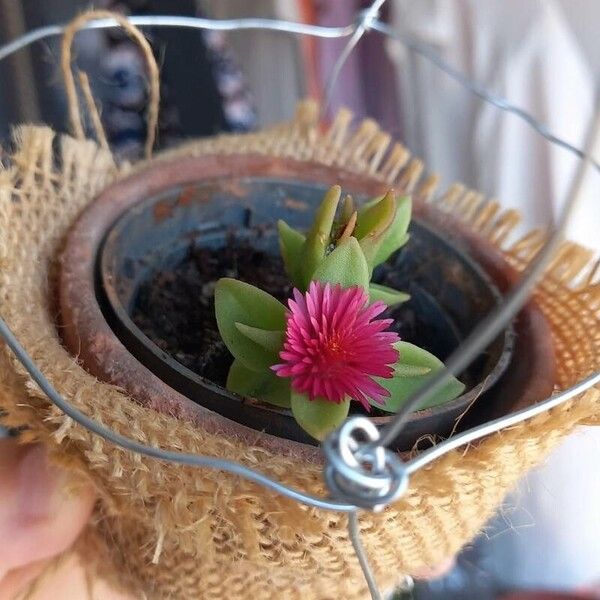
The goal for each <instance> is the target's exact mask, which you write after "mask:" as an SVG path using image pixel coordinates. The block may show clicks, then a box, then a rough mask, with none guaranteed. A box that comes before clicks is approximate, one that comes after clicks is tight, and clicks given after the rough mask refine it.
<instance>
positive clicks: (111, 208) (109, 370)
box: [59, 154, 515, 454]
mask: <svg viewBox="0 0 600 600" xmlns="http://www.w3.org/2000/svg"><path fill="white" fill-rule="evenodd" d="M199 165H201V166H204V167H205V168H206V167H208V170H209V172H210V176H208V177H205V178H202V170H201V169H199ZM159 166H161V167H162V169H156V163H154V165H152V166H147V167H146V168H144V169H140V170H139V171H137V172H135V173H134V174H133V175H130V176H129V177H127V178H124V179H122V180H120V181H118V182H116V183H115V184H113V185H111V186H109V187H108V188H107V189H106V190H104V191H103V192H101V193H100V194H99V196H98V197H97V198H96V200H95V201H93V202H92V203H91V204H90V205H89V206H88V207H87V208H86V209H85V210H84V211H83V212H82V214H81V215H80V217H79V218H78V219H77V221H76V222H75V224H74V225H73V227H72V229H71V231H70V232H69V234H68V237H67V243H66V245H65V248H64V251H63V254H62V256H61V261H60V263H61V270H60V275H59V301H60V309H61V311H60V314H61V324H62V326H63V327H62V334H63V339H64V341H65V344H66V346H67V347H68V348H69V349H70V350H71V351H74V353H75V354H76V355H78V357H79V358H80V359H81V360H82V362H83V363H84V365H85V366H86V368H87V369H88V370H89V371H90V372H92V373H93V374H94V375H96V376H97V377H99V378H100V379H103V380H108V381H110V382H111V383H115V384H117V385H119V386H121V387H124V388H125V389H126V391H127V392H128V393H129V394H130V395H131V396H133V397H134V398H135V399H137V400H138V401H139V402H141V403H142V404H143V405H146V406H148V407H150V408H154V409H157V410H160V411H161V412H169V413H171V414H174V415H175V416H180V417H183V418H187V419H191V420H192V421H194V422H200V421H201V422H202V426H203V427H207V428H208V429H211V430H223V431H224V432H227V433H231V434H233V435H235V436H241V437H244V438H246V439H247V438H248V437H249V435H251V437H252V441H253V442H254V443H256V442H257V437H260V438H261V439H262V441H263V442H264V443H265V444H266V445H267V446H269V447H271V448H273V447H276V448H277V449H278V450H282V449H283V450H287V449H289V446H290V444H291V445H292V446H295V447H296V448H295V450H293V451H294V452H295V453H297V452H298V451H301V452H303V451H304V449H305V448H306V445H305V444H303V443H298V442H294V441H293V440H289V439H286V438H280V437H278V436H274V435H271V434H267V433H264V432H260V431H258V430H255V429H251V428H249V427H247V426H245V425H243V424H241V423H239V422H236V421H232V420H230V419H228V418H227V417H223V416H221V415H219V414H216V413H214V412H213V411H211V410H210V409H207V408H205V407H203V406H201V405H198V404H196V403H195V402H193V401H191V400H190V399H189V398H187V397H186V396H184V395H182V394H179V393H178V392H176V391H175V390H174V389H173V388H171V387H170V386H168V385H167V384H165V383H164V382H163V381H162V380H160V378H158V377H157V376H156V375H155V374H154V373H152V372H151V371H150V370H148V369H147V368H146V367H145V366H144V365H143V364H142V363H141V362H139V361H138V360H137V359H136V358H135V357H134V356H133V355H132V354H131V353H130V351H129V349H128V348H126V347H125V346H124V345H123V344H122V343H121V341H120V340H119V339H118V338H117V336H116V334H115V333H114V331H113V330H112V329H111V328H110V325H109V324H108V323H107V321H106V319H105V315H104V314H103V313H102V311H101V310H100V307H99V305H98V302H97V297H96V291H97V290H96V285H97V281H96V279H95V276H94V271H95V269H94V268H92V269H91V273H90V269H89V268H88V267H87V265H89V263H90V261H93V264H94V265H95V264H96V263H95V260H94V258H95V257H97V256H99V252H100V248H101V245H102V243H103V241H104V239H105V233H106V231H107V229H108V227H109V226H110V225H113V224H114V223H115V221H116V220H119V219H120V218H121V217H122V216H123V215H124V213H125V212H127V211H128V210H129V207H130V206H131V205H132V204H133V203H134V202H133V201H134V200H137V199H139V198H140V197H142V198H147V197H148V196H153V195H154V194H156V193H157V192H159V191H160V190H164V189H165V188H166V187H172V186H186V185H194V184H197V183H198V182H199V181H201V180H204V181H207V180H210V179H223V178H226V177H244V176H250V175H252V174H256V175H260V176H262V177H280V178H287V179H290V178H292V179H295V180H300V181H310V182H314V181H320V182H327V181H331V180H332V179H334V178H335V180H336V181H340V182H342V183H343V187H345V188H347V189H349V188H352V189H353V190H356V191H357V192H363V193H365V194H370V195H376V194H380V193H382V192H384V191H385V190H386V189H388V188H389V185H388V184H386V183H384V182H380V181H377V180H374V179H370V178H368V177H365V176H362V175H359V174H356V173H352V172H348V171H345V170H344V169H337V168H335V167H328V166H324V165H320V164H318V163H308V162H304V161H296V160H294V159H287V158H286V159H281V158H277V159H274V158H273V157H268V156H262V155H248V154H244V155H227V156H223V155H204V156H199V157H184V158H179V159H175V160H173V159H171V160H162V161H160V163H159ZM169 167H171V168H170V169H169ZM168 170H170V171H171V178H168V179H167V181H166V182H165V177H164V173H165V171H168ZM256 171H259V173H256ZM299 171H300V173H299ZM173 172H174V173H173ZM173 175H174V176H173ZM145 201H149V200H145ZM436 213H439V211H436V210H434V209H433V208H432V207H431V206H428V205H425V204H424V203H422V202H415V215H416V216H417V218H418V217H421V218H425V219H427V220H428V222H431V223H433V225H434V227H435V226H436V225H437V226H438V228H439V225H440V224H441V219H440V216H441V215H440V214H437V215H436ZM443 216H444V220H448V216H447V215H443ZM449 220H450V221H452V219H449ZM436 221H437V222H436ZM461 229H462V230H461ZM442 230H443V231H444V233H447V230H448V227H447V224H446V226H444V227H442ZM452 230H453V233H456V232H459V236H460V237H461V238H464V239H463V240H462V241H463V242H466V247H467V248H479V249H480V250H481V248H482V246H483V245H484V242H483V240H482V239H481V238H478V236H476V235H475V234H473V232H471V231H468V230H466V228H464V227H462V228H461V226H460V224H459V223H457V222H452ZM438 231H439V229H438ZM485 249H486V251H487V252H488V253H491V255H492V258H491V259H490V263H494V264H495V268H496V270H498V271H499V272H500V271H502V270H504V276H505V279H507V280H511V279H514V276H515V273H514V270H513V269H512V268H510V267H509V266H508V264H507V263H506V261H505V259H504V257H503V256H502V254H501V253H500V252H499V251H498V250H496V249H495V248H494V247H492V246H491V245H490V244H489V243H487V242H486V243H485ZM456 250H457V251H460V248H456ZM463 254H464V253H463ZM466 258H467V259H468V261H469V262H470V263H471V264H473V263H474V264H475V267H476V269H477V270H478V271H480V272H481V274H482V275H483V276H484V278H485V279H486V280H488V281H489V280H491V279H492V278H491V277H490V276H489V274H488V273H487V269H486V268H485V265H481V264H480V261H479V264H478V263H477V262H475V261H473V259H472V258H471V257H470V256H468V255H467V256H466ZM86 261H87V262H86ZM67 267H68V268H67ZM69 269H70V270H69ZM511 272H512V273H511ZM74 284H76V285H74ZM82 285H83V288H82ZM492 287H494V288H496V286H495V285H493V286H492ZM75 288H77V289H75ZM496 289H497V288H496ZM74 300H75V301H76V304H79V305H81V302H80V300H83V301H84V302H83V303H84V304H85V310H83V311H81V312H79V313H78V314H75V313H74V311H73V310H71V309H70V308H69V307H72V306H73V301H74ZM123 310H124V309H123ZM122 316H125V317H126V319H127V320H129V321H130V319H129V316H128V315H126V314H125V315H122ZM131 324H132V326H133V327H135V328H136V329H137V326H135V324H133V322H131ZM82 325H85V327H84V329H85V330H87V331H88V333H89V331H90V329H91V330H93V331H95V332H99V333H100V335H101V337H102V338H103V340H102V344H100V346H106V347H105V348H104V350H105V351H107V353H105V354H104V356H101V354H102V352H101V353H100V355H99V354H97V352H98V351H99V350H100V351H102V350H103V348H101V347H100V348H98V346H97V345H96V347H95V348H90V346H89V344H88V345H87V347H86V344H83V345H81V344H80V342H81V340H82V337H80V329H81V326H82ZM139 333H140V335H142V336H144V334H143V333H141V331H140V332H139ZM144 337H145V336H144ZM109 338H113V339H109ZM84 341H85V340H84ZM87 341H89V339H88V340H87ZM148 342H149V343H150V344H152V345H153V346H154V344H153V342H151V341H150V340H148ZM108 346H109V347H108ZM95 352H96V355H95ZM163 354H166V353H163ZM161 358H162V357H161ZM171 360H174V359H171ZM107 361H108V362H109V363H112V364H111V366H107V365H106V364H102V362H104V363H106V362H107ZM177 365H179V367H180V368H182V369H185V370H187V371H189V369H187V368H186V367H183V365H180V363H177ZM189 373H191V374H192V375H194V376H195V377H199V376H198V375H196V374H194V373H193V372H192V371H189ZM210 383H211V385H212V386H214V387H215V388H216V389H217V390H218V391H219V392H220V393H222V392H226V393H227V394H230V392H227V391H226V390H225V389H224V388H222V387H221V386H218V385H216V384H214V383H212V382H210ZM483 383H485V382H482V383H480V384H478V386H476V387H475V388H473V389H472V390H471V391H470V393H471V392H473V391H474V390H477V388H478V387H479V386H481V385H482V384H483ZM161 396H162V397H165V396H166V401H163V402H162V403H161V402H158V399H159V398H160V397H161ZM236 396H237V395H236ZM463 396H464V395H463ZM463 396H461V397H460V398H462V397H463ZM237 398H239V396H238V397H237ZM460 398H459V399H460ZM163 399H164V398H163ZM457 400H458V399H457ZM451 402H455V401H451ZM447 404H450V403H447ZM447 404H446V405H447ZM431 410H432V409H424V410H422V411H418V412H417V413H414V414H417V415H418V414H419V413H420V414H421V415H422V414H425V413H426V411H431ZM419 416H420V415H419ZM392 417H393V415H392ZM389 418H390V417H374V419H384V420H386V421H387V420H389ZM413 418H414V417H413ZM224 421H226V422H227V423H224ZM312 450H314V448H313V449H312ZM309 454H313V453H311V452H309Z"/></svg>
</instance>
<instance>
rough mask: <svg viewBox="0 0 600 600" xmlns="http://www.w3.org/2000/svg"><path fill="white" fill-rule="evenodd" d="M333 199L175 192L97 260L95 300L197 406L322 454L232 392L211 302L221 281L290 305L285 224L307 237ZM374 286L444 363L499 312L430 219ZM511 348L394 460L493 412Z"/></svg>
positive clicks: (144, 207)
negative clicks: (390, 296)
mask: <svg viewBox="0 0 600 600" xmlns="http://www.w3.org/2000/svg"><path fill="white" fill-rule="evenodd" d="M336 182H337V181H336V180H332V181H331V182H328V183H331V184H333V183H336ZM327 188H328V184H324V183H319V182H307V181H299V180H294V179H291V178H283V177H269V176H262V177H261V176H257V175H254V176H239V177H228V178H214V179H209V180H206V179H203V180H202V181H198V182H194V183H193V184H186V185H174V186H168V187H166V188H165V189H163V190H161V191H160V192H159V193H155V194H153V195H151V196H149V197H146V198H143V199H141V200H140V201H139V202H137V203H136V204H134V205H132V206H131V207H130V208H129V209H127V210H126V211H125V212H124V213H123V214H122V215H121V216H120V217H119V218H118V219H117V221H116V222H115V223H114V224H113V225H112V227H111V228H110V229H109V231H108V233H107V235H106V237H105V238H104V241H103V243H102V246H101V248H100V252H99V253H98V262H97V265H96V267H97V279H96V294H97V298H98V301H99V303H100V306H101V308H102V310H103V313H104V316H105V318H106V320H107V322H108V323H109V325H110V326H111V328H112V329H113V330H114V332H115V333H116V334H117V336H118V337H119V339H120V340H121V341H122V342H123V344H124V345H125V346H126V347H127V348H128V350H129V351H130V352H131V353H132V354H133V355H134V356H135V357H136V358H137V359H138V360H139V361H140V362H141V363H142V364H143V365H145V366H146V367H147V368H148V369H150V370H151V371H152V372H153V373H154V374H156V375H157V376H158V377H159V378H160V379H162V380H163V381H164V382H165V383H167V384H168V385H169V386H171V387H172V388H174V389H175V390H177V391H178V392H179V393H181V394H183V395H184V396H186V397H187V398H189V399H191V400H192V401H194V402H196V403H198V404H200V405H202V406H204V407H205V408H208V409H209V410H211V411H214V412H216V413H219V414H220V415H222V416H224V417H226V418H227V419H231V420H233V421H236V422H238V423H242V424H243V425H245V426H247V427H250V428H252V429H256V430H259V431H264V432H266V433H268V434H271V435H274V436H278V437H282V438H287V439H291V440H295V441H298V442H302V443H309V444H312V443H314V441H313V440H312V438H310V436H308V435H307V434H306V433H305V432H304V431H303V430H302V429H301V428H300V427H299V426H298V425H297V423H296V421H295V420H294V418H293V416H292V415H291V412H290V411H289V410H285V409H280V408H278V407H275V406H271V405H268V404H265V403H262V402H259V401H256V400H254V399H250V398H241V397H239V396H238V395H236V394H233V393H230V392H229V391H227V390H226V389H225V388H224V384H225V379H226V376H227V371H228V368H229V365H230V364H231V361H232V358H231V356H230V355H229V352H228V351H227V349H226V348H225V346H224V345H223V344H222V342H221V341H220V338H219V336H218V332H217V330H216V324H215V322H214V307H213V304H212V292H213V289H214V283H215V281H216V280H217V279H218V278H219V277H223V276H228V277H235V278H238V279H242V280H244V281H246V282H248V283H251V284H254V285H258V286H259V287H261V288H262V289H265V290H266V291H268V292H269V293H271V294H273V295H274V296H276V297H278V298H279V299H280V300H281V301H282V302H284V303H285V301H286V298H287V297H288V296H289V293H290V288H289V285H288V283H287V281H286V278H285V274H284V270H283V264H282V262H281V259H280V257H279V250H278V239H277V231H276V227H275V224H276V221H277V219H284V220H285V221H287V222H288V223H289V224H290V225H291V226H293V227H296V228H298V229H301V230H305V229H307V228H308V227H309V225H310V222H311V219H312V216H313V214H314V210H315V208H316V207H317V205H318V204H319V202H320V201H321V199H322V197H323V194H324V193H325V191H326V189H327ZM343 191H344V193H350V194H352V195H353V197H354V199H355V200H356V201H357V203H359V204H360V203H361V202H364V201H365V200H367V199H369V196H368V195H366V194H365V193H361V190H359V189H352V188H351V187H344V190H343ZM374 281H376V282H378V283H384V284H385V285H388V286H391V287H393V288H396V289H399V290H404V291H407V292H409V293H410V295H411V299H410V300H409V301H408V302H406V303H405V304H403V305H401V306H400V307H397V308H393V309H390V310H389V316H390V317H392V318H394V320H395V323H394V328H395V329H396V330H397V331H398V332H399V334H400V336H401V338H402V339H404V340H406V341H409V342H412V343H415V344H417V345H419V346H422V347H424V348H425V349H427V350H429V351H430V352H432V353H433V354H435V355H436V356H437V357H438V358H440V359H441V360H445V359H446V358H447V357H448V356H449V355H450V354H451V353H452V352H453V351H454V350H455V349H456V348H457V347H458V346H459V345H460V343H461V341H462V340H463V339H464V338H465V337H466V336H467V335H468V334H469V333H470V331H471V330H472V329H473V327H474V326H475V325H476V324H477V323H478V322H479V321H480V320H481V319H482V318H483V317H484V316H485V315H486V314H488V313H489V312H490V311H491V310H492V309H493V308H494V307H495V306H497V305H498V303H499V302H500V300H501V295H500V292H499V290H498V289H497V287H496V285H495V284H494V282H493V281H492V280H491V279H490V277H489V276H488V275H487V274H486V273H485V271H484V270H483V269H481V268H480V266H479V265H478V264H477V263H476V262H475V261H474V260H473V259H472V258H471V257H470V256H469V255H468V254H467V253H465V252H463V251H462V250H461V249H459V248H458V247H457V245H456V244H455V243H453V242H452V241H449V239H448V235H447V233H444V232H440V231H438V230H436V228H435V227H433V226H431V224H428V223H426V222H425V221H424V220H423V219H421V218H415V219H413V221H412V223H411V227H410V241H409V242H408V244H407V245H406V246H405V247H404V248H402V249H401V250H400V251H399V252H397V253H396V254H395V255H393V256H392V257H391V258H390V259H389V260H388V261H387V262H386V263H385V264H384V265H381V266H380V267H378V268H377V270H376V271H375V273H374ZM513 343H514V333H513V330H512V327H508V328H507V329H506V330H505V331H504V332H503V333H502V334H501V335H499V336H498V337H497V338H496V340H494V342H493V343H492V344H491V345H490V346H489V347H488V348H487V349H486V351H485V352H483V353H482V354H481V355H480V356H479V357H478V359H477V360H476V361H474V362H473V363H472V364H471V365H470V366H469V367H468V368H467V369H466V370H465V371H464V372H463V373H461V374H460V376H459V379H461V381H463V383H465V384H466V390H465V393H464V394H463V395H462V396H460V397H459V398H457V399H455V400H453V401H451V402H448V403H445V404H443V405H440V406H438V407H435V408H431V409H426V410H422V411H417V412H415V413H413V415H412V416H411V419H410V420H409V422H408V423H407V426H406V427H405V429H404V431H403V432H402V434H401V435H400V436H399V438H398V439H397V440H396V446H397V448H399V449H402V450H404V449H409V448H410V447H411V446H412V445H413V444H414V443H415V441H416V440H417V439H418V438H419V437H421V436H424V435H427V434H437V435H440V436H446V435H448V434H449V433H450V431H451V430H452V428H453V427H454V426H455V423H456V421H457V418H458V417H460V416H461V415H462V414H463V413H464V412H465V411H467V409H469V407H471V405H472V404H473V403H474V401H475V400H476V401H477V404H480V403H485V402H486V401H487V399H488V391H489V390H491V389H492V387H493V386H494V385H495V384H496V383H497V382H498V380H499V379H500V377H501V376H502V374H503V373H504V371H505V370H506V368H507V366H508V364H509V363H510V360H511V355H512V348H513ZM353 405H354V406H353V410H354V411H355V412H361V410H362V409H361V407H360V406H359V405H358V404H357V403H353ZM370 416H371V418H372V419H374V421H375V422H376V423H377V424H378V425H382V424H385V423H386V422H388V421H389V420H390V418H392V417H393V415H389V414H387V413H384V412H383V411H377V410H375V411H374V412H373V413H371V415H370Z"/></svg>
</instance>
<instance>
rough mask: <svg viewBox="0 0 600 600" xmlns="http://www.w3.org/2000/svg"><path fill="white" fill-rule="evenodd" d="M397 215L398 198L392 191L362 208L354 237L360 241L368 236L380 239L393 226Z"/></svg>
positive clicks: (359, 211)
mask: <svg viewBox="0 0 600 600" xmlns="http://www.w3.org/2000/svg"><path fill="white" fill-rule="evenodd" d="M395 213H396V198H395V197H394V192H393V191H392V190H390V191H388V192H387V193H386V194H385V196H383V197H382V198H376V199H375V200H374V201H370V202H368V203H366V204H363V205H362V206H361V207H360V209H359V210H358V220H357V222H356V227H355V229H354V236H355V237H356V239H358V240H359V241H360V240H362V239H363V238H366V237H368V236H371V237H379V236H380V235H381V234H382V233H383V232H384V231H385V230H386V229H387V228H388V227H389V226H390V225H391V223H392V221H393V220H394V215H395Z"/></svg>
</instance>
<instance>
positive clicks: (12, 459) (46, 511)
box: [0, 439, 94, 590]
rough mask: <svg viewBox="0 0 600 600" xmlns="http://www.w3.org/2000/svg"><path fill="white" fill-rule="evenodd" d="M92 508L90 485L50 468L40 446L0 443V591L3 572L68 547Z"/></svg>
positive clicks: (51, 555)
mask: <svg viewBox="0 0 600 600" xmlns="http://www.w3.org/2000/svg"><path fill="white" fill-rule="evenodd" d="M93 506H94V492H93V489H92V487H91V485H90V484H89V483H87V482H75V481H73V480H72V479H71V477H70V475H69V473H67V472H66V471H64V470H62V469H60V468H58V467H55V466H53V465H51V464H50V463H49V461H48V458H47V454H46V451H45V449H44V447H43V446H41V445H31V446H23V445H19V444H17V442H16V441H15V440H12V439H6V440H0V540H2V543H0V590H1V589H2V585H3V584H2V580H3V578H5V577H4V576H6V574H7V572H8V571H10V570H13V569H18V568H21V567H25V566H27V565H33V564H34V563H36V564H37V563H40V561H44V560H46V559H48V558H51V557H53V556H56V555H58V554H60V553H62V552H64V551H65V550H66V549H67V548H69V546H71V544H72V543H73V542H74V541H75V539H76V538H77V536H78V535H79V533H80V531H81V530H82V529H83V527H84V526H85V525H86V523H87V521H88V520H89V518H90V515H91V512H92V509H93ZM5 579H9V578H8V577H6V578H5Z"/></svg>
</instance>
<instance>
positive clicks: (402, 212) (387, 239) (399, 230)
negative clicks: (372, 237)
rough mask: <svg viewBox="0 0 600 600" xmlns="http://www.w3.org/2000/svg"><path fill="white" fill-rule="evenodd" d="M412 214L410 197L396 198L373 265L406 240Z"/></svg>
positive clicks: (379, 262)
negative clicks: (392, 213)
mask: <svg viewBox="0 0 600 600" xmlns="http://www.w3.org/2000/svg"><path fill="white" fill-rule="evenodd" d="M411 214H412V199H411V197H410V196H401V197H400V198H398V199H397V200H396V214H395V215H394V220H393V222H392V224H391V225H390V226H389V227H388V229H387V231H386V232H385V234H384V235H383V239H382V240H381V243H380V244H379V247H378V249H377V252H376V254H375V260H374V266H377V265H380V264H381V263H382V262H385V261H386V260H387V259H388V258H389V257H390V256H391V255H392V254H393V253H394V252H396V250H399V249H400V248H401V247H402V246H404V244H406V242H408V239H409V235H408V233H407V231H408V226H409V225H410V218H411Z"/></svg>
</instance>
